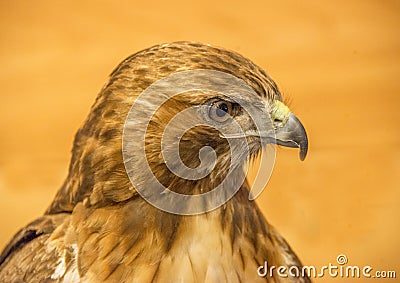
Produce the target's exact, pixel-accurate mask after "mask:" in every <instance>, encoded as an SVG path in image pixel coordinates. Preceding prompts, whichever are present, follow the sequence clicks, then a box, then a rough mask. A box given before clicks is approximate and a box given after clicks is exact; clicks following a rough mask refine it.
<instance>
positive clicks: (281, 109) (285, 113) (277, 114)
mask: <svg viewBox="0 0 400 283" xmlns="http://www.w3.org/2000/svg"><path fill="white" fill-rule="evenodd" d="M290 112H291V111H290V109H289V107H287V106H286V105H285V104H283V102H282V101H279V100H275V101H274V106H273V108H272V112H271V115H272V117H271V118H272V120H273V121H276V120H278V121H281V122H280V123H279V124H278V125H279V126H281V127H282V126H283V125H285V124H286V121H287V119H288V118H289V114H290Z"/></svg>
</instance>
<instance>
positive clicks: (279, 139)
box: [275, 113, 308, 161]
mask: <svg viewBox="0 0 400 283" xmlns="http://www.w3.org/2000/svg"><path fill="white" fill-rule="evenodd" d="M275 143H276V144H278V145H282V146H287V147H294V148H299V149H300V160H301V161H303V160H304V159H305V158H306V155H307V150H308V139H307V134H306V130H305V129H304V127H303V125H302V124H301V122H300V120H299V119H297V117H296V116H295V115H294V114H293V113H290V114H289V116H288V119H287V121H286V123H285V124H284V125H283V126H278V127H276V129H275Z"/></svg>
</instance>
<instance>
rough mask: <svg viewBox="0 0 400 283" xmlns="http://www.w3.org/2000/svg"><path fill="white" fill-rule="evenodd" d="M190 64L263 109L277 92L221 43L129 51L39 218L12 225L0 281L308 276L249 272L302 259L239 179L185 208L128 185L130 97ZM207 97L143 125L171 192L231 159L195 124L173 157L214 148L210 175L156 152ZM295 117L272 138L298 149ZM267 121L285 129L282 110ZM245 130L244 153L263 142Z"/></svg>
mask: <svg viewBox="0 0 400 283" xmlns="http://www.w3.org/2000/svg"><path fill="white" fill-rule="evenodd" d="M196 69H210V70H217V71H222V72H225V73H228V74H232V75H234V76H236V77H238V78H240V79H242V80H243V81H244V82H245V83H246V84H248V85H249V86H250V87H251V88H252V89H253V90H254V91H255V92H256V93H257V95H259V97H261V98H262V100H263V101H264V102H265V104H266V106H271V105H273V104H274V102H275V101H281V100H282V97H281V94H280V92H279V90H278V88H277V86H276V84H275V83H274V82H273V81H272V79H271V78H270V77H269V76H268V75H267V74H266V73H265V72H264V71H263V70H262V69H260V68H259V67H257V66H256V65H255V64H253V63H252V62H251V61H250V60H248V59H246V58H244V57H242V56H241V55H239V54H237V53H234V52H231V51H227V50H224V49H222V48H217V47H213V46H210V45H203V44H197V43H189V42H177V43H172V44H164V45H159V46H154V47H152V48H149V49H146V50H144V51H141V52H139V53H136V54H134V55H132V56H130V57H128V58H127V59H125V60H124V61H123V62H122V63H121V64H120V65H119V66H118V67H117V68H116V69H115V70H114V71H113V72H112V74H111V76H110V79H109V81H108V82H107V83H106V85H105V86H104V88H103V89H102V91H101V92H100V94H99V95H98V97H97V99H96V101H95V103H94V105H93V106H92V109H91V111H90V113H89V116H88V118H87V120H86V122H85V124H84V125H83V127H82V128H81V129H80V130H79V131H78V133H77V134H76V137H75V142H74V146H73V151H72V160H71V163H70V167H69V174H68V177H67V179H66V180H65V182H64V184H63V186H62V187H61V189H60V190H59V191H58V193H57V195H56V197H55V199H54V201H53V202H52V204H51V205H50V207H49V208H48V209H47V211H46V213H45V214H44V216H42V217H40V218H39V219H37V220H35V221H34V222H32V223H30V224H29V225H27V226H26V227H25V228H23V229H22V230H20V231H19V232H18V233H17V234H16V236H15V237H14V238H13V240H11V241H10V243H9V244H8V246H7V247H6V248H5V249H4V251H3V253H2V255H1V256H0V281H1V282H53V281H54V282H309V279H308V278H306V277H304V278H295V279H291V278H290V277H289V278H279V277H278V276H277V275H276V274H274V276H273V277H269V276H267V277H265V278H262V277H260V276H258V274H257V268H258V266H260V265H263V264H264V261H268V265H275V266H280V265H283V266H286V267H290V266H299V267H301V263H300V261H299V260H298V258H297V257H296V255H295V254H294V253H293V251H292V250H291V248H290V247H289V245H288V244H287V243H286V241H285V240H284V239H283V238H282V237H281V236H280V235H279V234H278V232H277V231H276V230H275V229H274V228H273V227H272V226H271V225H269V224H268V223H267V221H266V220H265V218H264V216H263V215H262V214H261V212H260V210H259V208H258V207H257V205H256V203H255V202H254V201H249V200H248V193H249V187H248V184H247V182H244V183H243V184H239V185H240V186H241V188H240V189H239V191H238V192H237V193H236V194H235V196H234V197H233V198H232V199H231V200H229V201H228V202H227V203H225V204H224V205H223V206H221V207H219V208H217V209H215V210H212V211H210V212H207V213H204V214H199V215H193V216H182V215H175V214H171V213H168V212H164V211H162V210H160V209H157V208H155V207H153V206H152V205H151V204H149V203H148V202H146V201H145V200H144V199H143V198H142V197H141V196H139V195H138V193H137V192H136V191H135V189H134V188H133V186H132V184H131V182H130V180H129V178H128V176H127V172H126V170H125V167H124V162H123V156H122V135H123V127H124V123H125V119H126V117H127V115H128V112H129V110H130V108H131V106H132V104H133V102H134V101H135V99H136V98H137V97H138V95H139V94H140V93H141V92H142V91H144V90H145V89H146V88H147V87H149V86H150V85H151V84H152V83H154V82H156V81H157V80H159V79H162V78H165V77H166V76H168V75H170V74H173V73H176V72H178V71H184V70H196ZM210 99H211V100H212V99H214V95H213V94H210V93H201V91H198V92H195V93H185V94H182V95H180V96H177V97H176V98H174V100H171V101H169V102H168V103H167V105H165V106H164V107H163V108H160V109H159V111H158V112H157V113H156V115H155V117H154V119H153V120H152V123H150V125H149V129H148V132H147V135H146V145H147V146H148V147H149V149H147V152H146V154H147V158H148V159H149V161H150V167H151V169H152V170H153V172H154V174H155V176H156V177H157V179H158V180H160V182H161V183H162V184H163V185H164V186H166V187H168V188H169V189H170V190H172V191H175V192H180V193H185V194H197V193H200V192H204V191H207V190H211V189H212V188H214V187H215V185H216V184H218V182H220V181H221V179H223V178H224V177H225V176H226V171H227V166H231V165H232V164H230V163H226V161H223V158H226V154H227V152H226V148H227V144H226V140H225V139H224V138H222V137H221V136H220V135H218V133H217V132H213V131H210V130H207V129H204V128H201V127H200V128H198V129H194V130H193V131H188V132H187V134H185V135H186V137H185V138H183V139H182V140H181V144H180V152H181V153H182V154H181V157H182V160H183V161H184V162H185V163H187V164H188V166H189V167H193V168H195V167H196V166H197V165H198V163H199V159H198V157H197V156H198V150H199V149H200V148H201V147H202V146H204V145H209V146H212V147H213V148H214V150H215V151H216V152H217V155H218V159H217V165H216V168H215V170H214V171H213V172H212V173H211V174H210V175H209V176H207V177H205V178H203V179H201V180H197V181H193V180H184V179H182V178H179V177H177V176H175V175H173V174H172V173H171V172H170V171H169V170H168V168H167V167H166V165H165V164H164V162H163V160H162V158H161V155H160V151H161V148H160V140H161V136H160V134H159V133H160V132H162V130H163V127H165V125H166V123H167V122H168V121H169V120H170V119H171V118H172V117H173V115H175V114H176V113H178V112H179V111H181V110H182V109H184V108H186V107H190V106H193V105H202V104H206V103H208V101H210ZM270 108H271V107H270ZM266 109H269V108H268V107H266ZM246 117H247V116H246V114H245V113H243V112H240V109H239V110H238V112H236V113H235V114H234V118H235V119H236V120H237V121H238V122H239V123H241V125H246V126H247V124H248V122H247V120H246V119H245V118H246ZM272 117H274V116H273V115H272ZM293 117H294V116H293ZM138 119H141V117H138ZM246 123H247V124H246ZM293 123H296V126H298V125H300V128H299V127H297V128H296V129H295V130H293V129H294V128H290V129H292V130H290V131H286V132H285V133H284V134H283V136H282V137H283V138H282V139H281V140H279V137H278V135H277V140H276V143H278V144H282V145H286V146H290V147H295V146H299V147H300V149H301V151H302V154H303V158H304V156H305V153H306V149H307V141H306V136H305V133H304V131H303V128H302V126H301V124H300V123H299V122H298V120H297V119H296V121H295V122H293ZM274 124H279V125H278V126H277V128H278V131H279V130H280V128H282V129H283V128H285V129H287V125H286V124H289V122H288V121H287V119H286V120H285V119H281V120H279V121H274ZM249 127H250V126H249ZM248 139H249V142H250V144H251V149H250V150H251V154H256V153H257V152H258V151H259V150H260V149H261V147H262V146H261V145H260V143H259V140H257V137H249V138H248ZM247 157H248V156H247ZM233 165H235V166H237V167H238V168H239V167H240V166H241V165H242V164H233ZM237 172H238V173H237V174H242V173H240V172H241V170H237ZM138 174H139V173H138Z"/></svg>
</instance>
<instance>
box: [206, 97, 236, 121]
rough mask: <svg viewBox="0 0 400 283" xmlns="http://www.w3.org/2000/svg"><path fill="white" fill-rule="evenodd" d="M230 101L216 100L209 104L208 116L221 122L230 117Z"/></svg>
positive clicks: (231, 107)
mask: <svg viewBox="0 0 400 283" xmlns="http://www.w3.org/2000/svg"><path fill="white" fill-rule="evenodd" d="M232 110H233V106H232V103H230V102H228V101H224V100H220V101H216V102H214V103H213V104H211V107H210V111H209V116H210V118H211V119H213V120H214V121H216V122H219V123H223V122H226V121H227V120H229V119H230V118H231V117H232V112H233V111H232Z"/></svg>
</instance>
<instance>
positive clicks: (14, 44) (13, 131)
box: [0, 0, 400, 282]
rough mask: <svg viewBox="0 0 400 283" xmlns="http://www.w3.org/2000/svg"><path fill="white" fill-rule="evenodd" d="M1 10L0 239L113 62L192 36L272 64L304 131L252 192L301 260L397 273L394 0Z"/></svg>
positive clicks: (62, 151) (37, 193)
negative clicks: (305, 138) (262, 186)
mask: <svg viewBox="0 0 400 283" xmlns="http://www.w3.org/2000/svg"><path fill="white" fill-rule="evenodd" d="M0 8H1V9H0V23H1V28H0V40H1V44H0V50H1V52H0V62H1V68H0V196H1V197H0V224H1V232H0V246H1V247H2V246H4V245H5V244H6V242H7V241H8V240H9V239H10V237H11V236H12V235H13V233H14V232H16V231H17V229H19V228H20V227H22V226H23V225H25V224H26V223H28V222H29V221H31V220H33V219H34V218H36V217H37V216H39V215H40V214H42V213H43V211H44V210H45V208H46V207H47V205H48V204H49V203H50V201H51V199H52V198H53V196H54V194H55V192H56V191H57V189H58V188H59V187H60V185H61V183H62V181H63V179H64V178H65V177H66V173H67V168H68V162H69V158H70V149H71V145H72V140H73V136H74V133H75V132H76V130H77V129H78V127H79V126H80V125H81V123H82V122H83V120H84V119H85V117H86V115H87V113H88V111H89V108H90V106H91V104H92V103H93V102H94V99H95V97H96V95H97V93H98V91H99V90H100V88H101V87H102V85H103V83H104V82H105V81H106V79H107V76H108V74H109V73H110V72H111V70H112V69H113V68H114V67H115V66H116V64H118V63H119V62H120V61H121V60H122V59H123V58H124V57H126V56H128V55H130V54H131V53H133V52H136V51H138V50H141V49H144V48H146V47H149V46H151V45H154V44H158V43H164V42H171V41H177V40H194V41H199V42H205V43H212V44H215V45H219V46H223V47H226V48H228V49H232V50H236V51H238V52H239V53H241V54H243V55H245V56H246V57H249V58H250V59H252V60H253V61H254V62H255V63H256V64H258V65H260V66H261V67H263V68H264V69H265V70H267V71H268V72H269V74H270V75H271V76H272V77H273V78H274V79H275V80H276V81H277V83H278V85H279V86H280V88H281V90H282V92H283V93H284V94H285V95H286V96H288V97H289V98H290V99H291V101H292V103H291V108H292V110H294V112H295V113H296V114H297V116H298V117H300V119H301V121H302V122H303V124H304V125H305V127H306V129H307V131H308V134H309V139H310V148H309V156H308V158H307V159H306V161H305V162H300V161H298V152H297V151H295V150H290V149H280V150H278V157H277V161H276V166H275V170H274V173H273V175H272V178H271V181H270V182H269V184H268V187H267V189H266V190H265V191H264V192H263V194H262V196H261V197H260V198H259V199H258V201H259V203H260V205H261V207H262V209H263V212H264V213H265V215H266V216H267V218H268V219H269V221H270V222H271V223H273V224H274V225H275V226H276V227H277V228H278V230H279V231H281V233H282V234H283V235H284V236H285V237H286V239H287V240H288V242H289V243H290V244H291V245H292V247H293V248H294V250H295V251H296V252H297V253H298V254H299V256H300V257H301V259H302V260H303V263H304V264H307V265H315V266H317V267H318V266H322V265H326V264H328V263H329V262H331V263H336V256H337V255H338V254H340V253H343V254H345V255H346V256H347V257H348V258H349V264H352V265H360V266H363V265H371V266H372V267H373V268H374V269H375V270H396V271H397V274H398V276H397V277H400V264H399V263H400V256H399V251H400V244H399V238H400V237H399V236H400V221H399V212H400V186H399V181H398V178H399V173H400V150H399V146H400V127H399V125H398V124H399V121H400V114H399V111H398V107H399V106H400V105H399V101H400V99H399V94H400V93H399V90H400V77H399V74H400V36H399V27H400V17H399V15H400V2H399V1H329V2H328V1H326V2H325V1H318V0H313V1H302V2H301V1H289V0H285V1H242V2H240V3H239V2H233V1H225V2H218V3H216V1H209V0H207V1H201V4H200V3H197V4H191V3H189V1H181V2H179V1H175V2H168V3H167V2H161V3H159V4H157V3H154V2H149V1H143V2H137V3H136V2H134V1H91V2H88V1H68V3H66V1H1V4H0ZM315 281H317V282H332V281H334V282H343V281H345V280H344V279H332V278H327V277H325V278H324V279H319V280H315ZM350 281H352V280H348V281H346V282H350ZM353 281H356V282H363V281H364V280H353ZM372 281H373V282H395V280H394V279H392V280H389V279H386V280H381V281H378V280H371V282H372Z"/></svg>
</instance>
